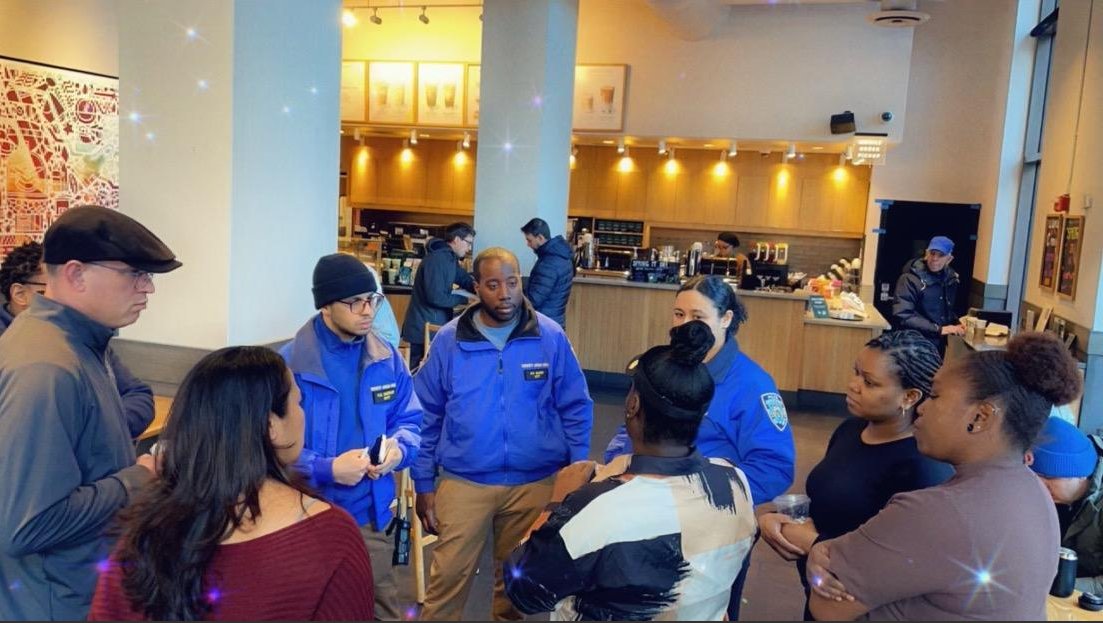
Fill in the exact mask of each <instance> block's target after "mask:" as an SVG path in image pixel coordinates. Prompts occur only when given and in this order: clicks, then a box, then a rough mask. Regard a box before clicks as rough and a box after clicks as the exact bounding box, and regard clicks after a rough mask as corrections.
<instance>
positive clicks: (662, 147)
mask: <svg viewBox="0 0 1103 623" xmlns="http://www.w3.org/2000/svg"><path fill="white" fill-rule="evenodd" d="M659 155H660V156H665V155H666V141H665V140H660V141H659Z"/></svg>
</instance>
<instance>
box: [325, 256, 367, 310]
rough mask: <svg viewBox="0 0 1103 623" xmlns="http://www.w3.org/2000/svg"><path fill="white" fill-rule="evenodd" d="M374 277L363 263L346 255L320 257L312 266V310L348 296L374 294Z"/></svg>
mask: <svg viewBox="0 0 1103 623" xmlns="http://www.w3.org/2000/svg"><path fill="white" fill-rule="evenodd" d="M376 287H377V286H376V283H375V277H373V276H372V274H371V271H370V270H368V267H367V266H364V263H363V262H361V261H360V260H358V259H356V258H355V257H353V256H351V255H348V254H347V253H333V254H331V255H325V256H322V258H321V259H319V260H318V263H317V264H316V265H315V266H314V288H313V292H314V309H321V308H322V307H324V306H326V305H328V304H329V303H332V302H333V301H336V300H338V299H343V298H346V297H349V296H356V295H357V294H364V293H366V292H375V290H376Z"/></svg>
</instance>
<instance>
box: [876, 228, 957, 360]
mask: <svg viewBox="0 0 1103 623" xmlns="http://www.w3.org/2000/svg"><path fill="white" fill-rule="evenodd" d="M953 259H954V241H953V240H950V239H949V238H947V237H946V236H935V237H934V238H931V242H930V244H928V245H927V252H926V253H925V254H924V255H923V257H921V258H919V259H916V260H912V261H911V262H909V263H908V265H907V266H905V267H904V273H903V274H902V275H900V278H899V279H898V280H897V281H896V299H895V301H894V303H893V305H892V320H893V322H892V324H893V328H895V329H914V330H916V331H918V332H920V333H922V334H923V336H924V337H926V338H927V339H928V340H930V341H932V342H934V344H935V345H936V346H938V347H939V350H940V351H941V352H945V349H946V336H948V335H965V328H964V327H963V326H962V325H961V324H960V323H959V322H958V316H957V313H956V312H954V301H955V300H956V298H957V287H958V284H960V282H961V280H960V278H959V277H958V274H957V271H955V270H954V269H952V268H950V262H951V261H953Z"/></svg>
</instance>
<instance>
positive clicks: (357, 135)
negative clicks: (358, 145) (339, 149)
mask: <svg viewBox="0 0 1103 623" xmlns="http://www.w3.org/2000/svg"><path fill="white" fill-rule="evenodd" d="M352 138H354V139H356V140H360V128H356V129H354V130H353V131H352Z"/></svg>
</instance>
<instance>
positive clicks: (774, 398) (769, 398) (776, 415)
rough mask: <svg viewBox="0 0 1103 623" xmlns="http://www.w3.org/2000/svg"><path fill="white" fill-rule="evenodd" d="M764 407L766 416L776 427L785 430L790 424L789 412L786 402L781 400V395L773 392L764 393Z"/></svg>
mask: <svg viewBox="0 0 1103 623" xmlns="http://www.w3.org/2000/svg"><path fill="white" fill-rule="evenodd" d="M762 407H763V408H764V409H766V416H767V417H769V418H770V422H771V423H772V424H773V425H774V427H775V428H777V429H778V430H785V427H786V426H788V425H789V413H788V412H786V411H785V402H783V401H782V400H781V396H779V395H778V394H775V393H773V392H770V393H769V394H762Z"/></svg>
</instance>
